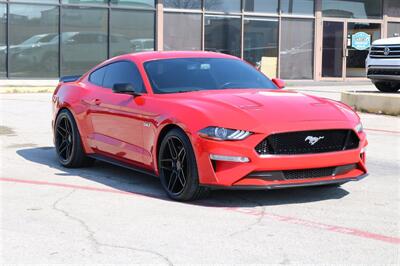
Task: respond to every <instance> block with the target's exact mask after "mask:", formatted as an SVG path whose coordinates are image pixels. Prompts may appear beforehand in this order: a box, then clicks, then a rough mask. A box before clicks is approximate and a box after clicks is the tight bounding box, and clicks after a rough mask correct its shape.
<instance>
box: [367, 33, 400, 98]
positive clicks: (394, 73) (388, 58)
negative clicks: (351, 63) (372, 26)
mask: <svg viewBox="0 0 400 266" xmlns="http://www.w3.org/2000/svg"><path fill="white" fill-rule="evenodd" d="M366 68H367V77H368V78H369V79H371V80H372V82H373V83H374V84H375V86H376V88H378V90H380V91H382V92H397V91H398V90H399V89H400V37H395V38H388V39H381V40H376V41H374V42H373V43H372V46H371V49H370V52H369V54H368V57H367V60H366Z"/></svg>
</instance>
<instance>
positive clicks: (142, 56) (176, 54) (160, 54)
mask: <svg viewBox="0 0 400 266" xmlns="http://www.w3.org/2000/svg"><path fill="white" fill-rule="evenodd" d="M173 58H231V59H238V58H237V57H235V56H232V55H227V54H222V53H215V52H205V51H151V52H140V53H133V54H125V55H121V56H118V59H131V60H135V61H141V62H146V61H151V60H158V59H173Z"/></svg>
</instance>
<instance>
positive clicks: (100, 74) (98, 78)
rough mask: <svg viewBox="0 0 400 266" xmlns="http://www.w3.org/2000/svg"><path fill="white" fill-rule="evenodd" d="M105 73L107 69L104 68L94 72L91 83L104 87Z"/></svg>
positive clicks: (90, 79) (90, 77)
mask: <svg viewBox="0 0 400 266" xmlns="http://www.w3.org/2000/svg"><path fill="white" fill-rule="evenodd" d="M105 72H106V67H102V68H99V69H97V70H95V71H93V72H92V73H91V74H90V76H89V81H90V82H91V83H93V84H95V85H97V86H103V79H104V73H105Z"/></svg>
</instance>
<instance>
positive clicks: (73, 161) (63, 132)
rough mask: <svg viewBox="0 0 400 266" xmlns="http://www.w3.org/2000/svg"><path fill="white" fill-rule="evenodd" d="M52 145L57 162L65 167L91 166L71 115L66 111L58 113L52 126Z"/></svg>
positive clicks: (92, 160)
mask: <svg viewBox="0 0 400 266" xmlns="http://www.w3.org/2000/svg"><path fill="white" fill-rule="evenodd" d="M54 142H55V143H54V144H55V146H56V152H57V155H58V161H59V162H60V164H61V165H62V166H65V167H71V168H73V167H82V166H90V165H92V164H93V162H94V159H92V158H89V157H87V156H86V154H85V152H84V150H83V147H82V142H81V137H80V134H79V131H78V127H77V126H76V123H75V120H74V117H73V115H72V114H71V113H70V112H69V111H68V110H66V109H64V110H62V111H60V113H59V114H58V116H57V119H56V122H55V125H54Z"/></svg>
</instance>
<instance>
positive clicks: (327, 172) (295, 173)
mask: <svg viewBox="0 0 400 266" xmlns="http://www.w3.org/2000/svg"><path fill="white" fill-rule="evenodd" d="M335 169H336V167H326V168H314V169H304V170H287V171H283V175H284V177H285V179H304V178H316V177H326V176H333V174H334V172H335Z"/></svg>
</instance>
